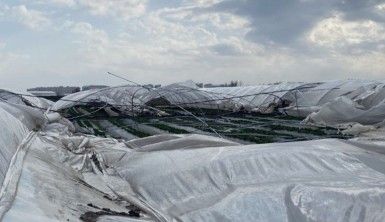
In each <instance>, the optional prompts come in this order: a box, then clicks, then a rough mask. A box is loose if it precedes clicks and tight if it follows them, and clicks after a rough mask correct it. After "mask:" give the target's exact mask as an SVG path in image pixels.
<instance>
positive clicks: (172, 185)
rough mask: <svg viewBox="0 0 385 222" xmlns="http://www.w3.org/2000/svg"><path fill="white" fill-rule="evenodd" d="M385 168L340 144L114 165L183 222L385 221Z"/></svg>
mask: <svg viewBox="0 0 385 222" xmlns="http://www.w3.org/2000/svg"><path fill="white" fill-rule="evenodd" d="M372 165H376V166H379V167H381V168H382V170H381V172H380V171H378V170H376V169H375V168H371V166H372ZM383 166H385V158H384V156H383V155H379V154H378V153H370V152H367V151H366V150H362V149H360V148H358V147H355V146H353V145H351V144H347V143H344V142H342V141H339V140H320V141H307V142H297V143H284V144H265V145H251V146H236V147H226V148H224V147H219V148H215V147H214V148H201V149H190V150H189V149H185V150H172V151H169V150H167V151H156V152H130V153H129V154H127V155H125V156H124V157H122V159H121V160H120V161H118V162H116V163H114V168H115V169H116V170H117V171H118V173H119V175H121V176H122V177H123V178H124V179H125V180H127V181H128V182H129V184H130V187H131V188H132V192H133V193H134V195H136V196H137V198H139V199H140V200H142V201H144V202H146V203H147V204H149V205H150V206H151V207H152V208H153V209H156V210H157V211H158V213H159V214H161V215H163V216H164V217H165V218H167V219H168V220H178V221H224V220H228V221H296V222H300V221H333V222H334V221H342V220H344V218H345V219H346V217H347V215H348V220H349V221H382V219H383V218H384V217H385V210H384V209H383V208H382V207H381V206H383V204H385V175H384V174H383V172H385V171H384V167H383ZM363 212H364V213H363Z"/></svg>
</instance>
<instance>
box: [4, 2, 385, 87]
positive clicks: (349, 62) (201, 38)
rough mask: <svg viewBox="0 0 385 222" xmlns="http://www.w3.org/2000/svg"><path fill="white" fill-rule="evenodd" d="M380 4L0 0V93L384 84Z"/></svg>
mask: <svg viewBox="0 0 385 222" xmlns="http://www.w3.org/2000/svg"><path fill="white" fill-rule="evenodd" d="M384 64H385V0H179V1H178V0H35V1H34V0H0V88H11V89H20V90H22V89H25V88H27V87H33V86H40V85H84V84H107V85H117V84H122V83H124V82H122V81H121V80H119V79H114V78H113V77H111V76H108V75H106V72H108V71H110V72H113V73H117V74H121V75H123V76H125V77H127V78H129V79H132V80H133V81H137V82H140V83H162V84H165V83H172V82H176V81H184V80H189V79H192V80H194V81H197V82H214V83H220V82H226V81H230V80H241V81H243V82H244V83H246V84H258V83H266V82H277V81H320V80H331V79H348V78H364V79H385V65H384Z"/></svg>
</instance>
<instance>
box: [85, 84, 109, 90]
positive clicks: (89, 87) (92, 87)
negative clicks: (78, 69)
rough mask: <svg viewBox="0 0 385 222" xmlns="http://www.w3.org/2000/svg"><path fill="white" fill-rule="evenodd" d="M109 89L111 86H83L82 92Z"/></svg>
mask: <svg viewBox="0 0 385 222" xmlns="http://www.w3.org/2000/svg"><path fill="white" fill-rule="evenodd" d="M108 87H109V86H105V85H89V86H83V87H82V91H86V90H91V89H104V88H108Z"/></svg>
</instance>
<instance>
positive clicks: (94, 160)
mask: <svg viewBox="0 0 385 222" xmlns="http://www.w3.org/2000/svg"><path fill="white" fill-rule="evenodd" d="M384 119H385V82H381V81H362V80H347V81H331V82H319V83H277V84H271V85H258V86H245V87H231V88H229V87H227V88H224V87H222V88H198V87H197V86H196V85H195V84H194V83H193V82H185V83H177V84H172V85H169V86H165V87H162V88H158V89H150V88H146V87H142V86H139V85H125V86H119V87H110V88H105V89H99V90H90V91H84V92H79V93H75V94H71V95H68V96H66V97H64V98H62V99H61V100H59V101H58V102H56V103H53V104H52V103H50V102H48V101H46V100H44V99H41V98H36V97H33V96H32V95H28V94H18V93H15V92H10V91H6V90H2V91H0V128H1V133H0V152H1V155H0V156H1V157H0V158H1V161H0V170H1V176H0V182H1V183H2V188H1V193H0V217H1V219H2V220H3V221H25V220H28V221H289V222H301V221H322V222H324V221H333V222H334V221H383V218H385V210H384V209H383V205H384V204H385V167H384V166H385V155H384V154H385V152H384V150H385V146H384V141H385V138H384V136H383V135H384V134H383V133H384V132H385V131H384V124H383V121H384Z"/></svg>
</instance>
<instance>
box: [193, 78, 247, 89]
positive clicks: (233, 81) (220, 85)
mask: <svg viewBox="0 0 385 222" xmlns="http://www.w3.org/2000/svg"><path fill="white" fill-rule="evenodd" d="M197 86H198V87H200V88H214V87H237V86H242V82H241V81H238V80H232V81H230V82H229V83H224V84H217V85H215V84H212V83H206V84H204V83H197Z"/></svg>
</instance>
